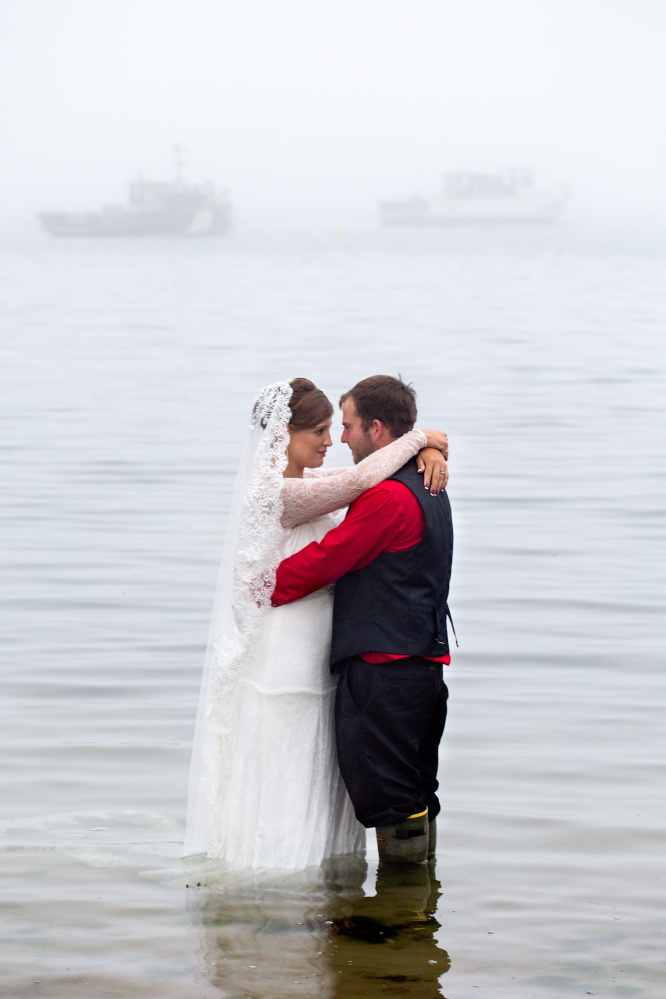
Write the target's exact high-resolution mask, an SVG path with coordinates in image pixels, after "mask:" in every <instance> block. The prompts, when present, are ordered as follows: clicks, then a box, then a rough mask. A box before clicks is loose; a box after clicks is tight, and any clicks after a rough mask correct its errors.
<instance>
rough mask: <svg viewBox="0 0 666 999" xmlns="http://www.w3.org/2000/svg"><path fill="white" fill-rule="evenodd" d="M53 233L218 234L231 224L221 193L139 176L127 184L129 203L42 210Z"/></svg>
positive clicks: (225, 196)
mask: <svg viewBox="0 0 666 999" xmlns="http://www.w3.org/2000/svg"><path fill="white" fill-rule="evenodd" d="M39 218H40V220H41V223H42V225H43V226H44V228H45V229H46V230H47V232H50V233H51V234H52V235H53V236H222V235H224V233H226V232H228V231H229V229H230V228H231V203H230V201H229V196H228V194H227V193H226V192H224V193H222V194H219V195H218V194H216V193H215V187H214V185H213V184H211V183H207V184H185V183H183V181H182V180H176V181H174V182H173V183H155V182H153V181H147V180H143V179H142V178H139V179H138V180H135V181H133V182H132V183H131V184H130V186H129V204H128V205H127V206H126V207H125V206H122V205H108V206H107V207H106V208H103V209H102V211H97V212H43V213H42V214H41V215H40V216H39Z"/></svg>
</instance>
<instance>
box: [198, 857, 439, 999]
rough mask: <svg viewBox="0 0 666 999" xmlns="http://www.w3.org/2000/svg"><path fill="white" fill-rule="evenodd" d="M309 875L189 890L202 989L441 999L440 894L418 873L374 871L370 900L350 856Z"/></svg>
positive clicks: (247, 994) (253, 998) (362, 868)
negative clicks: (205, 986) (204, 984)
mask: <svg viewBox="0 0 666 999" xmlns="http://www.w3.org/2000/svg"><path fill="white" fill-rule="evenodd" d="M317 875H318V876H317V878H316V880H315V881H314V882H313V880H312V872H307V875H303V876H302V877H300V876H290V877H279V876H275V877H273V878H271V877H270V876H264V877H262V876H259V875H258V876H256V877H254V878H253V879H252V881H251V882H250V883H247V882H246V883H244V884H238V883H236V884H235V885H232V884H230V883H229V882H227V883H226V884H225V881H224V878H222V879H219V878H215V879H207V882H208V883H207V884H201V885H197V886H191V887H190V891H189V894H188V900H189V908H190V912H191V915H192V918H193V920H194V923H195V925H196V926H197V928H198V930H199V932H200V934H201V937H202V941H203V947H202V956H203V960H204V965H205V973H206V977H207V979H208V980H209V982H210V983H211V984H212V985H214V986H215V987H216V988H218V989H219V990H220V992H221V993H223V994H224V995H228V996H233V997H234V999H241V997H243V999H280V997H287V996H289V997H291V996H303V997H308V999H309V997H313V999H314V997H320V996H321V997H328V999H335V997H343V996H344V997H345V999H355V997H359V999H361V997H363V999H371V997H373V996H380V995H381V996H390V995H401V996H417V995H418V996H419V997H420V999H428V997H441V996H442V995H443V993H442V992H441V991H440V988H439V984H438V980H439V978H440V976H441V975H442V974H444V973H445V972H446V971H448V969H449V967H450V963H451V962H450V960H449V957H448V954H447V953H446V951H445V950H443V949H442V948H441V947H439V945H438V943H437V941H436V940H435V936H434V934H435V931H436V930H437V929H438V928H439V925H440V924H439V923H438V922H437V920H436V918H435V910H436V906H437V900H438V898H439V896H440V885H439V882H437V881H435V880H434V878H432V876H431V873H430V871H429V869H428V867H427V866H426V865H414V866H411V865H410V866H409V867H407V866H405V867H395V868H394V867H392V866H390V865H385V866H380V868H379V870H378V872H377V880H376V894H375V895H366V894H365V892H364V891H363V887H362V886H363V884H364V882H365V880H366V877H367V865H366V863H365V860H363V859H362V858H360V857H358V856H356V857H344V858H335V859H334V860H332V861H329V862H328V863H327V864H326V866H325V867H323V868H321V870H319V871H318V872H317Z"/></svg>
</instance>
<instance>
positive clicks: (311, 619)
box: [202, 430, 426, 870]
mask: <svg viewBox="0 0 666 999" xmlns="http://www.w3.org/2000/svg"><path fill="white" fill-rule="evenodd" d="M425 444H426V437H425V435H424V434H423V433H421V431H419V430H413V431H411V432H410V433H408V434H405V435H404V436H403V437H401V438H400V439H399V440H397V441H395V442H393V443H392V444H390V445H389V446H388V447H385V448H382V449H381V450H380V451H377V452H375V453H374V454H373V455H371V456H370V457H369V458H366V459H365V460H364V461H362V462H360V463H359V464H358V465H356V466H354V467H353V468H346V469H326V470H324V469H318V470H316V471H313V472H310V473H309V474H307V473H306V477H305V478H303V479H285V480H284V490H283V503H284V512H283V517H282V523H283V526H284V527H285V528H286V530H285V531H284V534H283V539H282V543H281V546H280V558H285V557H287V556H288V555H291V554H293V553H294V552H297V551H299V550H300V549H301V548H303V547H304V546H305V545H308V544H310V542H312V541H320V540H321V539H322V538H323V536H324V534H325V533H326V532H327V531H328V530H330V528H331V527H333V526H335V520H334V519H333V518H332V517H331V516H329V514H331V513H333V511H336V510H339V509H340V508H344V507H346V506H347V505H348V504H349V503H350V502H352V501H353V500H354V499H355V498H356V497H357V496H359V495H360V494H361V493H362V492H363V491H364V490H365V489H367V488H369V487H370V486H373V485H376V484H377V483H378V482H380V481H382V480H383V479H384V478H386V477H387V476H389V475H392V474H393V473H394V472H395V471H397V470H398V469H399V468H400V467H402V465H403V464H404V463H405V462H406V461H408V460H409V458H411V457H413V456H414V455H415V454H416V453H417V451H418V450H419V449H420V448H422V447H424V446H425ZM332 604H333V594H332V587H331V588H327V589H324V590H319V591H317V592H315V593H312V594H310V595H309V596H307V597H305V598H304V599H302V600H298V601H295V602H294V603H292V604H287V605H286V606H283V607H276V608H267V609H266V611H265V614H264V617H263V619H262V624H261V628H260V630H259V633H258V635H257V639H256V642H255V644H254V649H253V652H252V654H251V655H250V656H248V657H247V659H246V660H245V661H244V663H243V666H242V669H241V671H240V673H239V675H238V677H237V679H236V681H235V682H234V683H233V684H232V685H230V686H229V687H227V688H226V689H225V690H224V693H223V695H222V696H223V698H224V705H223V707H224V712H223V715H224V717H225V718H226V719H227V722H226V724H224V725H222V726H220V729H219V731H218V733H217V734H218V738H217V740H215V741H214V742H213V744H212V750H211V748H209V751H208V753H207V754H206V755H205V756H204V761H203V769H204V773H203V777H202V779H203V780H204V782H205V784H206V798H207V807H206V812H207V815H206V823H205V827H206V832H205V843H204V848H205V852H206V853H207V855H208V856H209V857H211V858H216V859H221V860H224V861H226V862H227V863H228V864H230V865H233V866H234V867H249V868H271V869H275V868H280V869H289V870H300V869H304V868H306V867H309V866H313V865H317V864H320V863H321V862H322V861H323V860H325V859H326V858H328V857H330V856H332V855H334V854H341V853H351V852H354V851H357V850H360V849H363V847H364V844H365V830H364V829H363V827H362V826H361V825H360V823H359V822H357V820H356V818H355V816H354V812H353V809H352V805H351V802H350V800H349V797H348V795H347V791H346V789H345V787H344V784H343V782H342V778H341V776H340V772H339V769H338V764H337V759H336V751H335V739H334V728H333V705H334V697H335V683H336V679H335V677H334V676H332V675H331V673H330V668H329V659H328V657H329V650H330V638H331V619H332ZM217 696H219V694H218V695H217Z"/></svg>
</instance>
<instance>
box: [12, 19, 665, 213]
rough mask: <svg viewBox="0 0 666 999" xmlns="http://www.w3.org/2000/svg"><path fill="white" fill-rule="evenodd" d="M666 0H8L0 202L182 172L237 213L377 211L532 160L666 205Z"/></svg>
mask: <svg viewBox="0 0 666 999" xmlns="http://www.w3.org/2000/svg"><path fill="white" fill-rule="evenodd" d="M665 28H666V4H664V3H663V0H438V2H434V0H409V2H408V0H329V2H326V0H235V2H231V0H226V2H225V0H187V2H186V0H94V2H91V0H57V2H53V0H3V4H2V8H1V10H0V86H1V93H2V99H1V102H0V133H1V134H2V137H3V144H4V156H3V163H2V185H1V187H0V213H1V214H3V215H10V214H11V215H17V214H25V215H26V216H32V215H33V214H34V213H35V212H37V211H40V210H57V209H77V208H91V209H92V208H98V207H101V205H102V204H106V203H110V202H115V203H122V202H124V201H125V197H126V183H127V181H129V180H130V179H131V178H132V177H134V176H136V174H137V172H139V171H141V172H142V173H143V175H144V176H145V177H147V178H149V179H155V180H158V179H171V178H172V177H173V176H174V165H173V153H172V148H173V145H174V143H175V142H179V143H181V144H182V145H183V146H184V147H185V149H186V157H185V162H186V167H185V177H186V179H188V180H192V181H196V180H205V179H212V180H214V181H215V182H216V184H217V185H218V187H220V188H223V189H224V188H228V189H230V191H231V195H232V200H233V204H234V208H235V213H236V219H237V222H241V224H248V225H255V224H261V223H262V222H271V223H272V222H280V223H284V222H289V221H293V222H299V223H300V222H303V221H306V222H307V221H313V222H317V223H318V222H324V223H326V222H328V223H332V222H340V223H342V224H347V223H349V224H353V223H356V222H358V221H370V220H373V219H375V217H376V205H377V200H378V199H379V198H383V197H389V198H390V197H402V196H406V195H409V194H411V193H416V192H418V193H423V194H426V195H430V194H434V193H436V192H437V191H438V189H439V186H440V175H441V172H442V171H443V170H445V169H491V170H492V169H495V168H497V167H503V166H506V165H522V166H527V167H530V168H532V169H533V170H534V171H535V172H536V174H537V177H538V179H539V180H540V181H541V182H543V183H544V184H547V183H551V182H555V183H559V182H565V183H568V184H570V185H571V186H572V188H573V190H574V197H573V199H572V202H571V206H570V215H571V216H572V217H585V216H590V217H595V216H596V217H608V218H615V217H618V218H620V217H622V218H636V219H646V218H647V219H649V218H658V219H663V218H664V217H666V194H665V190H666V187H665V183H664V178H665V177H666V138H665V132H664V127H663V101H664V94H665V91H666V60H664V57H663V48H664V37H665V30H664V29H665Z"/></svg>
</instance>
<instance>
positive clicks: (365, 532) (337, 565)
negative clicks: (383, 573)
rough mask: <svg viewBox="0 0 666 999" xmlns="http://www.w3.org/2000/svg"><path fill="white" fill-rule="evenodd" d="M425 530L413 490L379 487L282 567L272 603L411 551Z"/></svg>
mask: <svg viewBox="0 0 666 999" xmlns="http://www.w3.org/2000/svg"><path fill="white" fill-rule="evenodd" d="M424 528H425V521H424V518H423V511H422V510H421V507H420V505H419V501H418V500H417V498H416V496H414V494H413V493H412V491H411V489H408V488H407V486H405V485H404V484H403V483H402V482H396V481H395V480H393V479H388V480H386V481H385V482H380V483H379V485H378V486H373V488H372V489H368V490H367V491H366V492H364V493H363V494H362V495H361V496H359V498H358V499H357V500H355V501H354V502H353V503H352V505H351V507H350V509H349V513H348V514H347V516H346V517H345V519H344V520H343V522H342V523H341V524H340V526H339V527H334V528H333V529H332V530H330V531H329V532H328V534H326V535H325V536H324V538H322V540H321V541H313V542H312V543H311V544H309V545H306V546H305V548H302V549H301V551H299V552H296V553H295V554H294V555H290V556H289V558H286V559H284V561H283V562H281V563H280V565H279V566H278V569H277V575H276V581H275V591H274V593H273V597H272V601H271V602H272V604H273V606H274V607H280V606H281V605H282V604H287V603H290V602H291V601H292V600H298V599H299V598H300V597H305V596H307V594H308V593H312V592H313V591H314V590H319V589H321V587H322V586H328V585H329V584H330V583H334V582H335V581H336V579H340V577H341V576H344V575H345V574H346V573H348V572H354V570H356V569H364V568H365V566H366V565H369V564H370V563H371V562H372V561H373V560H374V559H375V558H377V556H378V555H381V553H382V552H399V551H404V550H405V549H406V548H412V547H413V546H414V545H416V544H418V542H419V541H420V540H421V538H422V537H423V531H424ZM362 658H363V659H365V660H366V661H368V662H372V663H380V662H390V661H391V660H393V659H404V658H407V657H406V656H404V655H397V654H395V653H393V654H391V653H386V652H367V653H364V654H363V656H362ZM436 661H437V662H442V663H446V664H448V663H449V662H450V661H451V658H450V656H448V655H447V656H441V657H438V658H437V660H436Z"/></svg>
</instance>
